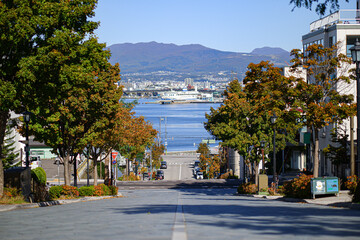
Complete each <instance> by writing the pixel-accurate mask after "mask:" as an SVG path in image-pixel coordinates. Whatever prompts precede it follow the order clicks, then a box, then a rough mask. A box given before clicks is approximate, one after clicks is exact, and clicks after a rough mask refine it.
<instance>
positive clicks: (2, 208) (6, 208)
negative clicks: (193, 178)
mask: <svg viewBox="0 0 360 240" xmlns="http://www.w3.org/2000/svg"><path fill="white" fill-rule="evenodd" d="M122 196H123V195H122V194H121V193H118V195H117V196H100V197H83V198H77V199H63V200H55V201H48V202H39V203H25V204H13V205H5V204H4V205H0V212H4V211H11V210H16V209H28V208H38V207H48V206H56V205H63V204H69V203H76V202H87V201H96V200H101V199H109V198H116V197H122Z"/></svg>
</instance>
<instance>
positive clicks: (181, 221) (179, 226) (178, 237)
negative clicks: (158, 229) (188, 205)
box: [171, 193, 187, 240]
mask: <svg viewBox="0 0 360 240" xmlns="http://www.w3.org/2000/svg"><path fill="white" fill-rule="evenodd" d="M171 240H187V233H186V224H185V216H184V210H183V206H182V202H181V195H180V193H179V194H178V203H177V206H176V213H175V222H174V227H173V232H172V237H171Z"/></svg>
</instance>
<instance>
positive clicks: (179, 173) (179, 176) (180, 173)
mask: <svg viewBox="0 0 360 240" xmlns="http://www.w3.org/2000/svg"><path fill="white" fill-rule="evenodd" d="M179 166H180V170H179V180H181V166H182V165H181V164H180V165H179Z"/></svg>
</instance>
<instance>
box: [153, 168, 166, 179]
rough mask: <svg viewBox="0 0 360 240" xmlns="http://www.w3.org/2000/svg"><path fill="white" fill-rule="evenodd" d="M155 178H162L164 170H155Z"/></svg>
mask: <svg viewBox="0 0 360 240" xmlns="http://www.w3.org/2000/svg"><path fill="white" fill-rule="evenodd" d="M155 179H156V180H164V171H163V170H157V172H156V176H155Z"/></svg>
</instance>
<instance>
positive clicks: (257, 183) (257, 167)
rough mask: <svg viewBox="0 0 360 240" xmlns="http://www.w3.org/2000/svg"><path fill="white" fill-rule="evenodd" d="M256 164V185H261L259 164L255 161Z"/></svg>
mask: <svg viewBox="0 0 360 240" xmlns="http://www.w3.org/2000/svg"><path fill="white" fill-rule="evenodd" d="M254 165H255V174H254V175H255V185H256V186H259V164H258V163H254Z"/></svg>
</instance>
